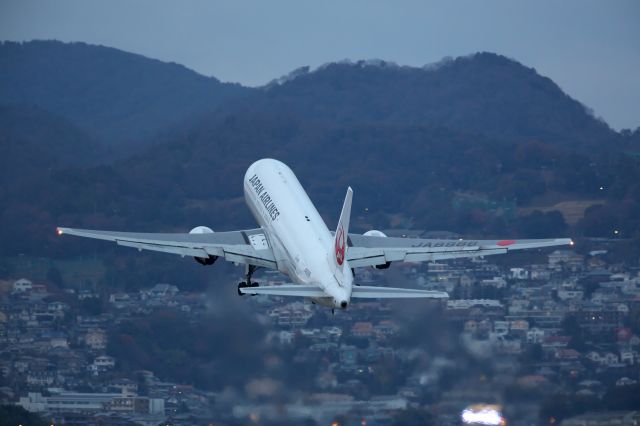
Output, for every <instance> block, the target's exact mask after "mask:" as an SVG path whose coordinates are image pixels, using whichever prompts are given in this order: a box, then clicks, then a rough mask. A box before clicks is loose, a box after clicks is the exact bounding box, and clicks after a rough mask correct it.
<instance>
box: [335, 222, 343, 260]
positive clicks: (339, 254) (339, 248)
mask: <svg viewBox="0 0 640 426" xmlns="http://www.w3.org/2000/svg"><path fill="white" fill-rule="evenodd" d="M344 247H345V241H344V228H343V227H342V226H340V228H338V232H336V262H338V266H342V264H343V263H344Z"/></svg>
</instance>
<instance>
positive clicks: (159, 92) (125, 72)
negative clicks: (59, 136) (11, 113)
mask: <svg viewBox="0 0 640 426" xmlns="http://www.w3.org/2000/svg"><path fill="white" fill-rule="evenodd" d="M248 91H249V89H246V88H244V87H242V86H240V85H237V84H228V83H221V82H220V81H218V80H217V79H215V78H213V77H204V76H202V75H200V74H197V73H195V72H194V71H191V70H189V69H187V68H185V67H184V66H182V65H178V64H174V63H165V62H161V61H158V60H154V59H149V58H146V57H144V56H141V55H136V54H132V53H127V52H123V51H121V50H117V49H113V48H109V47H103V46H92V45H88V44H84V43H61V42H57V41H32V42H27V43H15V42H3V43H1V44H0V103H1V104H27V105H37V106H39V107H41V108H43V109H46V110H49V111H52V112H54V113H56V114H58V115H60V116H62V117H64V118H66V119H67V120H69V121H70V122H71V123H73V124H74V125H76V126H77V127H79V128H81V129H82V130H84V131H85V132H87V133H88V134H90V135H91V136H93V137H94V138H96V139H98V140H101V141H104V142H106V143H107V144H108V145H110V146H115V147H122V146H125V145H132V144H133V145H139V144H143V143H144V141H145V140H146V139H149V138H151V137H152V136H154V135H155V134H156V133H157V132H158V131H160V130H162V129H164V128H166V127H169V126H171V125H173V124H176V123H179V122H181V121H183V120H187V119H190V118H192V117H194V116H197V115H201V114H206V113H209V112H211V111H213V110H215V109H216V108H218V107H219V106H220V105H221V104H222V103H224V102H226V101H228V100H230V99H232V98H236V97H242V96H244V95H246V94H247V92H248Z"/></svg>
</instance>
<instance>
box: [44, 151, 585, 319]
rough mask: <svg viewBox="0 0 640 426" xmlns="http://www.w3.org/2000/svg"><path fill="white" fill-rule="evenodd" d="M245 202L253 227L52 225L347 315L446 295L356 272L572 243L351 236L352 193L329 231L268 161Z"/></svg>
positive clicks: (251, 181)
mask: <svg viewBox="0 0 640 426" xmlns="http://www.w3.org/2000/svg"><path fill="white" fill-rule="evenodd" d="M244 197H245V201H246V203H247V206H248V207H249V209H250V210H251V213H252V214H253V216H254V217H255V219H256V221H257V222H258V224H259V225H260V227H259V228H256V229H248V230H240V231H230V232H214V231H213V230H211V229H210V228H208V227H206V226H197V227H195V228H193V229H192V230H191V231H190V232H189V233H134V232H111V231H96V230H86V229H73V228H63V227H58V228H57V233H58V234H59V235H63V234H69V235H76V236H80V237H88V238H96V239H101V240H107V241H113V242H116V243H117V244H118V245H120V246H125V247H133V248H137V249H138V250H140V251H142V250H153V251H159V252H164V253H172V254H178V255H180V256H182V257H184V256H192V257H194V258H195V260H196V261H197V262H198V263H200V264H202V265H213V264H214V263H215V262H216V260H217V259H220V258H222V259H224V260H226V261H230V262H234V263H236V264H244V265H246V269H245V271H246V274H245V280H244V281H242V282H240V283H239V284H238V294H240V295H244V294H252V295H257V294H264V295H274V296H298V297H305V298H309V299H311V300H312V301H313V302H314V303H318V304H321V305H323V306H327V307H330V308H331V309H332V310H333V309H335V308H341V309H346V308H347V306H349V304H350V302H351V299H355V298H374V299H377V298H379V299H391V298H394V299H395V298H430V299H445V298H448V297H449V295H448V294H447V293H446V292H442V291H430V290H417V289H407V288H392V287H375V286H361V285H358V284H357V283H354V275H355V272H354V271H355V268H361V267H375V268H378V269H386V268H388V267H389V266H390V265H391V263H392V262H428V261H437V260H443V259H459V258H469V257H478V256H487V255H495V254H503V253H507V252H509V251H512V250H520V249H530V248H540V247H551V246H559V245H573V242H572V241H571V239H569V238H555V239H535V240H511V239H509V240H463V239H460V240H455V239H423V238H395V237H387V236H386V235H385V234H384V233H383V232H381V231H377V230H370V231H367V232H365V233H364V234H362V235H360V234H353V233H352V234H350V233H349V219H350V216H351V203H352V198H353V190H352V189H351V187H349V188H348V189H347V194H346V197H345V199H344V203H343V205H342V212H341V214H340V219H339V220H338V226H337V228H336V231H335V232H333V233H332V232H331V231H329V228H327V225H326V224H325V222H324V221H323V220H322V217H321V216H320V214H319V213H318V210H316V208H315V206H314V205H313V203H312V202H311V200H310V199H309V197H308V195H307V193H306V192H305V190H304V189H303V188H302V185H301V184H300V182H299V181H298V179H297V178H296V176H295V174H294V173H293V171H291V169H290V168H289V167H288V166H287V165H285V164H284V163H282V162H280V161H278V160H274V159H269V158H265V159H261V160H258V161H256V162H254V163H253V164H251V166H249V168H248V169H247V172H246V173H245V176H244ZM258 268H269V269H275V270H278V271H280V272H281V273H283V274H285V275H287V276H288V277H289V278H290V279H291V280H292V281H293V284H285V285H277V286H276V285H271V286H259V285H258V284H257V283H256V282H253V281H252V276H253V273H254V272H255V271H256V270H257V269H258Z"/></svg>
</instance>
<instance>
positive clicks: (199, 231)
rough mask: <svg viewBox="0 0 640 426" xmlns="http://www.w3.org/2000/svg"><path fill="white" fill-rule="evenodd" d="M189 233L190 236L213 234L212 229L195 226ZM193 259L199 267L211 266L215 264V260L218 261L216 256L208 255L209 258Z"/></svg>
mask: <svg viewBox="0 0 640 426" xmlns="http://www.w3.org/2000/svg"><path fill="white" fill-rule="evenodd" d="M189 233H190V234H213V229H211V228H209V227H206V226H196V227H195V228H193V229H192V230H191V231H189ZM194 259H195V261H196V262H198V263H199V264H201V265H213V264H214V263H216V260H218V256H211V255H209V257H194Z"/></svg>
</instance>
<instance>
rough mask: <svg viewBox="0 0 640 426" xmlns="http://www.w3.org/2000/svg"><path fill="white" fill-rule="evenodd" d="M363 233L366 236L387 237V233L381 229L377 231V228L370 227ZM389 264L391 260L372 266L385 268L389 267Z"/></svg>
mask: <svg viewBox="0 0 640 426" xmlns="http://www.w3.org/2000/svg"><path fill="white" fill-rule="evenodd" d="M363 235H365V236H367V237H380V238H387V234H385V233H384V232H382V231H378V230H377V229H372V230H370V231H367V232H365V233H364V234H363ZM389 266H391V262H386V263H384V264H382V265H375V266H374V268H376V269H387V268H389Z"/></svg>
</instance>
